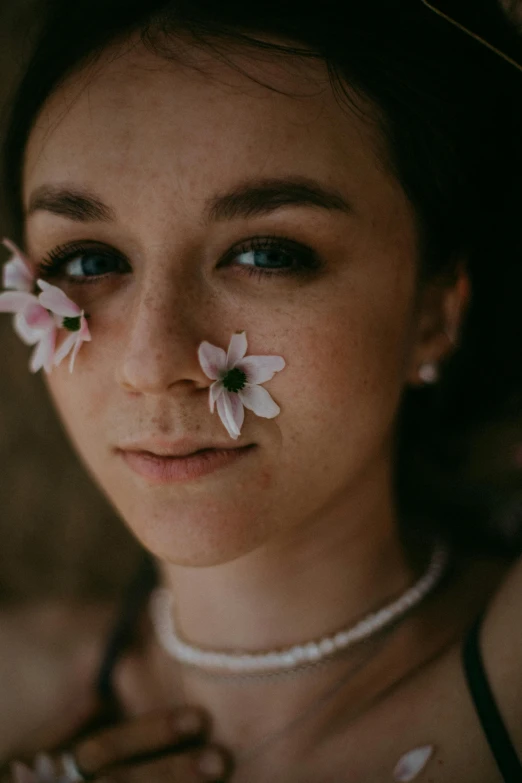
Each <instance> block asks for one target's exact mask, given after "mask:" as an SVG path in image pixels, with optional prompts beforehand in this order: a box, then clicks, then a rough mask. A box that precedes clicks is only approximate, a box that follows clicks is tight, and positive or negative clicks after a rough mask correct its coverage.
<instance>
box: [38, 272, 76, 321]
mask: <svg viewBox="0 0 522 783" xmlns="http://www.w3.org/2000/svg"><path fill="white" fill-rule="evenodd" d="M36 282H37V285H38V287H39V288H40V289H41V290H42V293H41V294H40V295H39V297H38V301H39V302H40V304H41V305H43V307H45V308H46V310H50V311H51V312H52V313H56V315H62V316H64V317H65V318H75V317H77V316H79V315H81V312H82V311H81V309H80V308H79V307H78V305H77V304H75V303H74V302H73V301H72V299H69V297H68V296H67V295H66V294H65V293H64V292H63V291H62V289H61V288H58V287H57V286H55V285H51V284H50V283H46V282H45V280H37V281H36Z"/></svg>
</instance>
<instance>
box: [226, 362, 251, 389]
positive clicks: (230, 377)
mask: <svg viewBox="0 0 522 783" xmlns="http://www.w3.org/2000/svg"><path fill="white" fill-rule="evenodd" d="M246 382H247V377H246V374H245V373H244V372H243V370H240V369H238V368H237V367H234V368H233V369H232V370H229V371H228V372H227V374H226V375H225V377H224V378H223V386H224V387H225V389H226V390H227V391H230V392H238V391H241V389H243V388H244V387H245V386H246Z"/></svg>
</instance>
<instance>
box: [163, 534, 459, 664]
mask: <svg viewBox="0 0 522 783" xmlns="http://www.w3.org/2000/svg"><path fill="white" fill-rule="evenodd" d="M448 561H449V550H448V547H447V546H446V545H445V544H444V543H443V542H442V541H437V543H436V546H435V549H434V552H433V555H432V558H431V562H430V564H429V566H428V568H427V570H426V573H425V574H424V575H423V576H422V577H421V578H420V579H419V580H418V581H417V582H416V584H414V585H413V586H412V587H410V588H409V589H408V590H406V592H405V593H403V594H402V596H400V598H398V599H397V600H395V601H393V602H392V603H390V604H388V605H387V606H385V607H383V608H382V609H379V610H378V611H377V612H374V613H372V614H369V615H367V616H366V617H365V618H363V619H362V620H360V621H359V622H358V623H357V624H356V625H355V626H353V627H352V628H348V629H346V630H342V631H338V632H337V633H335V634H333V635H332V636H324V637H323V638H322V639H318V640H315V641H311V642H307V643H305V644H296V645H293V646H291V647H287V648H285V649H282V650H273V651H269V652H263V653H246V652H237V653H229V652H223V651H214V650H207V649H202V648H200V647H195V646H193V645H191V644H189V643H188V642H186V641H185V640H183V639H181V638H180V636H179V635H178V634H177V632H176V629H175V627H174V621H173V616H172V615H173V611H172V610H173V605H172V597H171V595H170V593H169V592H168V590H165V589H163V588H157V589H156V590H154V591H153V593H152V595H151V599H150V615H151V619H152V623H153V627H154V631H155V633H156V637H157V639H158V641H159V643H160V644H161V646H162V647H163V648H164V650H165V651H166V652H167V653H168V654H169V655H171V656H172V657H173V658H175V659H176V660H177V661H178V662H179V663H182V664H185V665H187V666H194V667H196V668H200V669H205V670H210V671H215V672H226V673H228V674H229V675H230V674H241V675H242V676H249V675H251V676H258V675H260V674H261V675H263V674H269V673H281V672H286V671H290V670H295V669H299V668H302V667H307V666H310V665H313V664H317V663H319V662H321V661H323V660H324V659H326V658H328V657H330V656H333V655H335V654H336V653H339V652H341V651H342V650H346V649H347V648H348V647H351V646H352V645H353V644H355V643H356V642H360V641H362V640H363V639H368V638H369V637H370V636H372V635H374V634H375V633H377V632H378V631H380V630H381V629H382V628H385V627H386V626H388V625H390V624H391V623H392V622H393V621H394V620H397V618H399V617H402V616H403V615H404V614H406V613H407V612H408V611H409V610H410V609H412V607H414V606H416V605H417V604H419V603H420V602H421V601H422V599H423V598H425V597H426V596H427V595H428V593H430V592H431V591H432V590H433V589H434V588H435V587H436V585H437V584H438V583H439V582H440V580H441V579H442V577H443V575H444V573H445V571H446V568H447V565H448Z"/></svg>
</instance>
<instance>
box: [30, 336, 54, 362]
mask: <svg viewBox="0 0 522 783" xmlns="http://www.w3.org/2000/svg"><path fill="white" fill-rule="evenodd" d="M55 345H56V329H52V330H50V331H49V332H47V333H46V334H45V335H44V336H43V337H42V338H41V340H40V342H39V343H38V345H37V346H36V348H35V350H34V351H33V355H32V356H31V361H30V363H29V369H30V371H31V372H33V373H35V372H38V370H41V369H42V367H43V368H44V370H45V372H46V373H50V372H51V370H52V367H53V358H54V349H55Z"/></svg>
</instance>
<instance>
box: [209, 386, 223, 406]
mask: <svg viewBox="0 0 522 783" xmlns="http://www.w3.org/2000/svg"><path fill="white" fill-rule="evenodd" d="M224 391H225V387H224V386H223V381H214V383H213V384H212V386H211V387H210V389H209V394H208V401H209V406H210V412H211V413H214V403H215V402H216V401H217V399H218V397H220V395H221V394H223V392H224Z"/></svg>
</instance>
